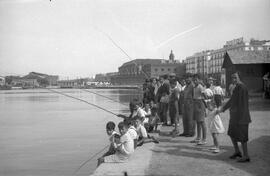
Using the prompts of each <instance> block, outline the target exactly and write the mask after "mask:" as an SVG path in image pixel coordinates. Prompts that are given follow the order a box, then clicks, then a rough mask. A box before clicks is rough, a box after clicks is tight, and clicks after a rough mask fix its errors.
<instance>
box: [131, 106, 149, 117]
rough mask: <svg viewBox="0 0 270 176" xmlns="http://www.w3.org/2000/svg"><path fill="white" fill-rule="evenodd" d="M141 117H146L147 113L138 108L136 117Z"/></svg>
mask: <svg viewBox="0 0 270 176" xmlns="http://www.w3.org/2000/svg"><path fill="white" fill-rule="evenodd" d="M136 115H137V116H139V117H145V116H146V112H145V111H144V110H143V109H142V108H140V107H139V108H138V109H137V111H136V112H135V113H134V116H136Z"/></svg>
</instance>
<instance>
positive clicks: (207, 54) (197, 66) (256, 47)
mask: <svg viewBox="0 0 270 176" xmlns="http://www.w3.org/2000/svg"><path fill="white" fill-rule="evenodd" d="M269 50H270V41H267V40H255V39H251V40H249V41H245V40H244V39H243V37H242V38H238V39H233V40H230V41H227V42H226V44H225V45H224V46H223V47H222V48H220V49H216V50H209V51H202V52H199V53H196V54H194V55H193V56H189V57H187V58H186V61H185V62H186V71H187V73H192V74H201V75H202V76H204V77H210V76H211V77H213V78H215V79H216V80H219V81H221V85H225V84H226V75H225V70H224V69H223V68H222V64H223V60H224V56H225V53H226V52H227V51H251V52H252V51H269Z"/></svg>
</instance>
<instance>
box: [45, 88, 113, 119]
mask: <svg viewBox="0 0 270 176" xmlns="http://www.w3.org/2000/svg"><path fill="white" fill-rule="evenodd" d="M44 89H46V90H49V91H51V92H54V93H57V94H60V95H64V96H66V97H69V98H72V99H75V100H79V101H81V102H84V103H86V104H89V105H91V106H94V107H96V108H98V109H101V110H103V111H106V112H108V113H110V114H113V115H115V116H117V114H115V113H114V112H112V111H109V110H107V109H105V108H103V107H101V106H98V105H96V104H93V103H90V102H88V101H86V100H83V99H80V98H76V97H73V96H71V95H68V94H65V93H62V92H59V91H56V90H53V89H49V88H44Z"/></svg>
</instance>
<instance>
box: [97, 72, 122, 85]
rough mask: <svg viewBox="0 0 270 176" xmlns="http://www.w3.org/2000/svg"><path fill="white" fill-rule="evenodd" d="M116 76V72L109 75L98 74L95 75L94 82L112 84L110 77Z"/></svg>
mask: <svg viewBox="0 0 270 176" xmlns="http://www.w3.org/2000/svg"><path fill="white" fill-rule="evenodd" d="M115 75H118V72H110V73H104V74H102V73H100V74H96V75H95V81H96V82H108V83H111V82H112V80H111V79H112V77H113V76H115Z"/></svg>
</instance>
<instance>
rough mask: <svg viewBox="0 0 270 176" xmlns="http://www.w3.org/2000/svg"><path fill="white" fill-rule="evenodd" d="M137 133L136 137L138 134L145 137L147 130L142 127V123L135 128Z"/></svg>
mask: <svg viewBox="0 0 270 176" xmlns="http://www.w3.org/2000/svg"><path fill="white" fill-rule="evenodd" d="M137 133H138V138H139V136H141V137H143V138H147V132H146V129H145V128H144V126H143V125H141V124H140V125H139V126H138V128H137Z"/></svg>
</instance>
